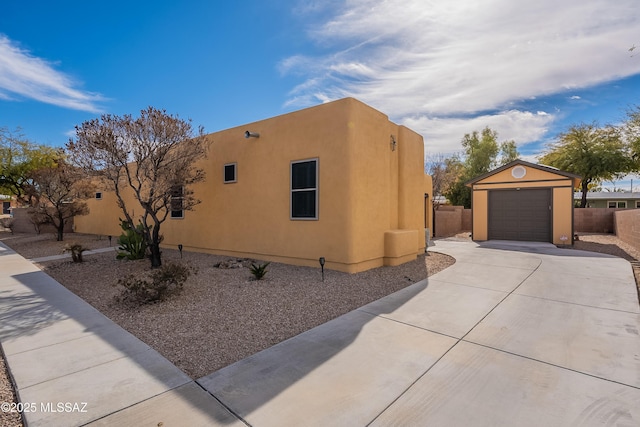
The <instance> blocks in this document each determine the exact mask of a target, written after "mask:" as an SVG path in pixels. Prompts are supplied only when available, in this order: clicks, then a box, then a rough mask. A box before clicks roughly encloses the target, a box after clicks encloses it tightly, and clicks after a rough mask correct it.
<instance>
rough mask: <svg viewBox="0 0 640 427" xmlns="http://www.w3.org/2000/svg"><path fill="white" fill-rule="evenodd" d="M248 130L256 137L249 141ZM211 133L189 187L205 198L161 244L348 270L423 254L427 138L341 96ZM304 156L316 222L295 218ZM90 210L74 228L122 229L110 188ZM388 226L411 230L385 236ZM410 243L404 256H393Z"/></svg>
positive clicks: (173, 224) (167, 228)
mask: <svg viewBox="0 0 640 427" xmlns="http://www.w3.org/2000/svg"><path fill="white" fill-rule="evenodd" d="M247 130H249V131H251V132H257V133H259V134H260V137H259V138H249V139H246V138H245V137H244V132H245V131H247ZM391 135H393V136H394V138H395V140H396V141H397V144H396V146H395V149H394V148H393V147H392V145H391V143H390V140H391ZM208 138H209V140H210V141H211V147H210V153H209V156H208V158H207V159H203V160H202V161H201V163H200V164H199V166H200V167H202V168H203V169H204V170H205V172H206V174H207V175H206V180H205V182H203V183H199V184H197V185H194V186H193V190H194V194H195V196H196V197H198V198H199V199H200V200H201V201H202V203H201V204H199V205H198V206H196V207H195V210H194V211H187V212H185V215H184V218H183V219H168V220H167V221H166V222H165V223H164V224H163V225H162V228H161V232H162V234H163V235H164V237H165V239H164V245H165V246H169V247H171V246H175V245H177V244H182V245H184V248H185V249H187V250H189V249H190V250H197V251H204V252H211V253H218V254H226V255H232V256H247V257H253V258H258V259H263V260H273V261H280V262H287V263H293V264H298V265H310V266H317V264H318V258H319V257H325V259H326V268H332V269H336V270H341V271H348V272H356V271H362V270H365V269H368V268H372V267H377V266H381V265H383V264H393V263H395V262H396V261H394V260H393V259H392V258H402V259H404V260H408V259H411V258H415V256H416V255H417V254H418V253H420V252H421V251H424V240H425V239H424V231H423V230H424V193H429V194H431V188H430V187H429V183H430V180H427V179H425V175H424V165H423V159H424V146H423V140H422V137H421V136H420V135H418V134H416V133H415V132H413V131H411V130H409V129H407V128H405V127H402V126H398V125H396V124H394V123H392V122H390V121H389V120H388V118H387V116H385V115H384V114H382V113H381V112H379V111H377V110H375V109H373V108H371V107H368V106H367V105H365V104H363V103H361V102H359V101H357V100H355V99H351V98H347V99H343V100H339V101H335V102H331V103H327V104H323V105H320V106H317V107H312V108H308V109H305V110H300V111H296V112H293V113H289V114H286V115H283V116H278V117H274V118H271V119H267V120H263V121H259V122H255V123H251V124H248V125H244V126H240V127H236V128H232V129H227V130H224V131H220V132H215V133H212V134H209V135H208ZM308 159H318V177H319V182H318V192H319V193H318V194H319V202H318V209H319V213H318V220H291V219H290V165H291V162H292V161H299V160H308ZM228 163H236V164H237V182H235V183H230V184H225V183H223V167H224V165H225V164H228ZM131 206H135V205H131ZM94 207H96V208H98V209H97V210H94V209H93V208H94ZM90 208H91V209H92V214H90V215H89V216H88V217H82V218H78V220H77V221H76V230H77V231H82V232H88V233H96V234H107V235H108V234H114V235H117V234H119V233H120V230H119V227H118V217H119V216H122V214H121V213H120V212H119V211H118V209H117V206H116V205H115V198H114V195H113V194H109V193H105V195H104V197H103V200H92V201H90ZM136 209H137V210H140V208H139V207H137V208H136ZM94 212H95V213H94ZM390 230H408V231H410V232H409V233H396V234H394V235H393V237H388V238H387V240H385V232H387V231H390ZM408 242H413V243H411V244H409V243H408ZM394 244H395V245H396V246H397V247H396V248H394V249H393V250H392V251H391V252H392V253H393V254H395V255H394V256H388V255H389V254H388V253H389V251H390V249H389V247H390V245H391V246H393V245H394ZM409 246H412V247H413V249H412V250H411V251H410V252H411V253H410V254H409V253H403V254H399V252H398V251H399V250H400V248H404V249H402V250H400V252H403V251H404V252H407V249H406V248H408V247H409ZM385 251H386V252H387V253H385Z"/></svg>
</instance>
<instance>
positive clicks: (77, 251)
mask: <svg viewBox="0 0 640 427" xmlns="http://www.w3.org/2000/svg"><path fill="white" fill-rule="evenodd" d="M86 250H87V248H85V247H84V246H82V245H81V244H80V243H69V244H68V245H66V246H65V247H64V251H65V252H71V259H72V260H73V262H82V261H84V260H83V259H82V253H83V252H84V251H86Z"/></svg>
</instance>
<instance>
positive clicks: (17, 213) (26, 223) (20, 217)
mask: <svg viewBox="0 0 640 427" xmlns="http://www.w3.org/2000/svg"><path fill="white" fill-rule="evenodd" d="M11 212H12V215H13V232H14V233H33V234H36V228H35V226H34V225H33V222H31V216H30V215H29V213H28V208H13V209H12V210H11ZM72 231H73V218H71V219H68V220H67V221H66V222H65V224H64V232H65V233H71V232H72ZM56 232H57V231H56V228H55V227H54V226H53V225H51V224H42V225H40V233H41V234H43V233H56Z"/></svg>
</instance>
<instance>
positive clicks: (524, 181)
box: [466, 160, 581, 245]
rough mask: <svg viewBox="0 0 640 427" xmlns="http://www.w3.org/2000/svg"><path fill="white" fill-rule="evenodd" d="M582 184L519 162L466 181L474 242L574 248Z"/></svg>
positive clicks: (574, 178) (566, 174) (576, 178)
mask: <svg viewBox="0 0 640 427" xmlns="http://www.w3.org/2000/svg"><path fill="white" fill-rule="evenodd" d="M580 179H581V178H580V177H579V176H578V175H575V174H572V173H569V172H564V171H561V170H558V169H555V168H552V167H549V166H544V165H538V164H534V163H529V162H525V161H523V160H515V161H513V162H511V163H508V164H506V165H504V166H502V167H499V168H497V169H494V170H492V171H490V172H488V173H486V174H484V175H481V176H478V177H476V178H474V179H472V180H470V181H468V182H467V183H466V184H467V185H468V186H469V187H471V190H472V196H471V208H472V210H473V212H472V215H473V217H472V238H473V240H476V241H483V240H518V241H534V242H550V243H553V244H556V245H571V244H573V205H574V203H573V189H574V188H576V187H578V186H579V185H580Z"/></svg>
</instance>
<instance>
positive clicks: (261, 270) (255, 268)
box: [249, 262, 271, 280]
mask: <svg viewBox="0 0 640 427" xmlns="http://www.w3.org/2000/svg"><path fill="white" fill-rule="evenodd" d="M269 264H271V263H270V262H265V263H264V264H254V263H251V267H249V271H251V274H253V277H254V279H256V280H262V278H263V277H264V276H265V274H267V267H268V266H269Z"/></svg>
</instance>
